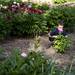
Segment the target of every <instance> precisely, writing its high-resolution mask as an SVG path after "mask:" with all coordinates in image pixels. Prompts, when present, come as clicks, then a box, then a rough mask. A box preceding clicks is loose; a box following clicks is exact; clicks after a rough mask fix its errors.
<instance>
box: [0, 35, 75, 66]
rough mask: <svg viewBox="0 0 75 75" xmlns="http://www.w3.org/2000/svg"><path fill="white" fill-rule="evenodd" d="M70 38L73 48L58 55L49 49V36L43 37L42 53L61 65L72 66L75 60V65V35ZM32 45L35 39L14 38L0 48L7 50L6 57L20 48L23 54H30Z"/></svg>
mask: <svg viewBox="0 0 75 75" xmlns="http://www.w3.org/2000/svg"><path fill="white" fill-rule="evenodd" d="M69 36H70V37H71V39H72V46H71V48H70V49H69V50H66V51H65V53H64V54H60V53H56V51H55V49H53V47H49V43H50V42H49V40H48V36H41V47H42V48H43V50H42V51H43V52H44V54H45V55H46V56H48V57H49V58H53V60H55V62H56V63H57V64H59V65H66V64H70V63H71V62H72V60H74V63H75V34H70V35H69ZM30 43H33V39H26V38H13V39H8V40H5V41H4V42H2V43H0V47H1V48H3V49H4V50H5V54H6V55H8V54H10V52H11V50H13V48H19V49H20V50H21V51H22V52H25V53H28V49H29V47H30Z"/></svg>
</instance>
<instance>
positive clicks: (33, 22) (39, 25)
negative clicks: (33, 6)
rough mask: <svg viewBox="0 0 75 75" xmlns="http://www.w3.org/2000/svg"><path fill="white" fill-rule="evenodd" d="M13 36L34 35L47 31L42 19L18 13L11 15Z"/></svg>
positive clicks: (35, 15)
mask: <svg viewBox="0 0 75 75" xmlns="http://www.w3.org/2000/svg"><path fill="white" fill-rule="evenodd" d="M12 24H13V30H12V31H13V32H12V33H13V34H15V35H19V36H21V35H25V36H26V34H27V35H36V34H39V33H41V32H45V31H46V30H47V27H46V26H47V24H46V21H45V20H44V17H43V16H42V15H39V14H25V13H20V14H18V15H13V19H12Z"/></svg>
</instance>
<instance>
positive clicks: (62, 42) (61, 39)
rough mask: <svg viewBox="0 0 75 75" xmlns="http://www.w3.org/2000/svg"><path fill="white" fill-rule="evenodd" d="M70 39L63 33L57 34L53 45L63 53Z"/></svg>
mask: <svg viewBox="0 0 75 75" xmlns="http://www.w3.org/2000/svg"><path fill="white" fill-rule="evenodd" d="M70 43H71V41H70V39H69V38H68V37H65V36H63V35H58V36H57V38H56V39H55V40H54V45H53V47H54V48H55V49H56V51H57V52H59V53H64V52H65V50H66V49H67V48H69V47H70Z"/></svg>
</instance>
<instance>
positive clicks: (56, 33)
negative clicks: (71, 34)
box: [50, 28, 67, 36]
mask: <svg viewBox="0 0 75 75" xmlns="http://www.w3.org/2000/svg"><path fill="white" fill-rule="evenodd" d="M59 34H61V35H63V36H66V35H67V33H66V32H65V31H64V30H63V31H62V32H60V31H59V30H58V29H57V28H56V29H54V30H53V31H51V32H50V35H51V36H56V35H59Z"/></svg>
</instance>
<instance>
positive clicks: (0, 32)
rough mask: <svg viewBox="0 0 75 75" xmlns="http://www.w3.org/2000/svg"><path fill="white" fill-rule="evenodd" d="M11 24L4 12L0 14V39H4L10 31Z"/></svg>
mask: <svg viewBox="0 0 75 75" xmlns="http://www.w3.org/2000/svg"><path fill="white" fill-rule="evenodd" d="M11 28H12V25H11V23H10V22H9V21H8V20H7V18H6V14H0V39H4V38H5V37H7V36H9V35H10V33H11Z"/></svg>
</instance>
